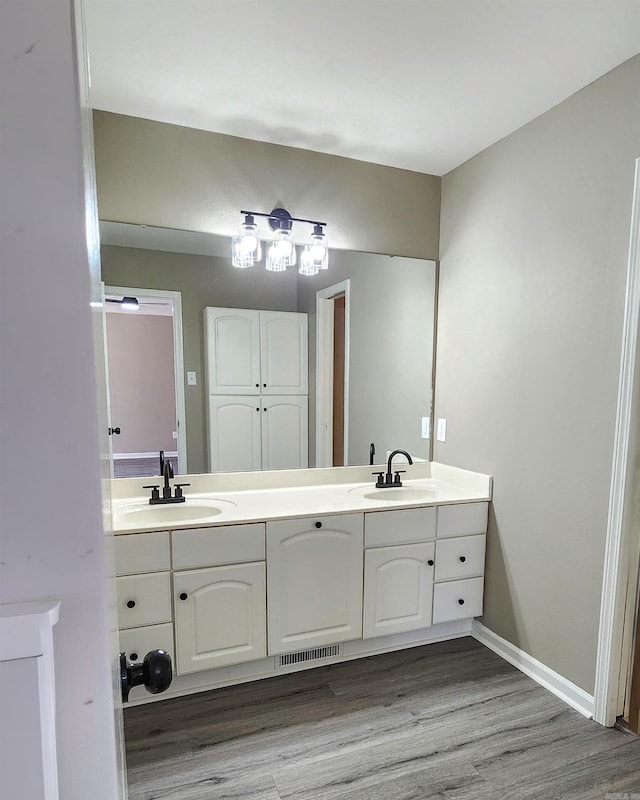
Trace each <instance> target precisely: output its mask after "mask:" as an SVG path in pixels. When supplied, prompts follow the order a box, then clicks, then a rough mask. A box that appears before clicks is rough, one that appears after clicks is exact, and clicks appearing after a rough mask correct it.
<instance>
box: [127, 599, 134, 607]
mask: <svg viewBox="0 0 640 800" xmlns="http://www.w3.org/2000/svg"><path fill="white" fill-rule="evenodd" d="M135 607H136V601H135V600H127V608H135Z"/></svg>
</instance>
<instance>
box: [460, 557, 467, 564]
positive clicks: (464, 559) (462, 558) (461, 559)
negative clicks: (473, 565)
mask: <svg viewBox="0 0 640 800" xmlns="http://www.w3.org/2000/svg"><path fill="white" fill-rule="evenodd" d="M466 560H467V557H466V556H460V561H462V563H463V564H464V562H465V561H466Z"/></svg>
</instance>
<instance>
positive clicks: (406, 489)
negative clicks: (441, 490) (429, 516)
mask: <svg viewBox="0 0 640 800" xmlns="http://www.w3.org/2000/svg"><path fill="white" fill-rule="evenodd" d="M435 494H436V492H435V491H434V490H433V489H427V488H426V487H425V488H413V487H410V486H396V487H390V488H389V489H373V490H372V491H370V492H366V493H365V494H363V495H362V496H363V497H364V498H365V499H366V500H378V501H380V502H382V503H393V502H396V503H421V502H428V501H429V500H432V499H433V497H434V496H435Z"/></svg>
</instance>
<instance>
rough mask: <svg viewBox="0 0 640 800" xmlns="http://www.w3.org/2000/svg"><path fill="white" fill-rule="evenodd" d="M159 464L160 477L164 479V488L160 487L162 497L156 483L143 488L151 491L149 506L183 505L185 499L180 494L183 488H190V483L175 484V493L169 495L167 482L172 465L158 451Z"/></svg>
mask: <svg viewBox="0 0 640 800" xmlns="http://www.w3.org/2000/svg"><path fill="white" fill-rule="evenodd" d="M160 463H161V464H162V476H163V478H164V486H163V487H162V497H160V486H159V485H158V484H157V483H156V484H155V485H152V486H143V487H142V488H143V489H151V497H150V498H149V505H151V506H157V505H160V504H161V503H184V502H185V500H186V497H185V496H184V494H183V493H182V487H183V486H191V484H190V483H176V484H175V493H174V494H173V495H172V494H171V484H170V483H169V481H170V480H171V479H172V478H173V464H172V463H171V461H170V460H169V459H168V458H165V457H164V453H163V451H162V450H161V451H160Z"/></svg>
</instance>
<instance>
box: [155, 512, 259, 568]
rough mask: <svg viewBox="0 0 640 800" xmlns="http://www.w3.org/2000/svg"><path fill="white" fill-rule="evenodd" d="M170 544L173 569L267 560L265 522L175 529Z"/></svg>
mask: <svg viewBox="0 0 640 800" xmlns="http://www.w3.org/2000/svg"><path fill="white" fill-rule="evenodd" d="M171 546H172V551H173V568H174V569H195V568H197V567H217V566H221V565H223V564H242V563H243V562H246V561H264V559H265V541H264V523H263V522H257V523H254V524H252V525H221V526H220V527H218V528H193V529H191V530H184V531H174V532H173V533H172V534H171Z"/></svg>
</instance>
